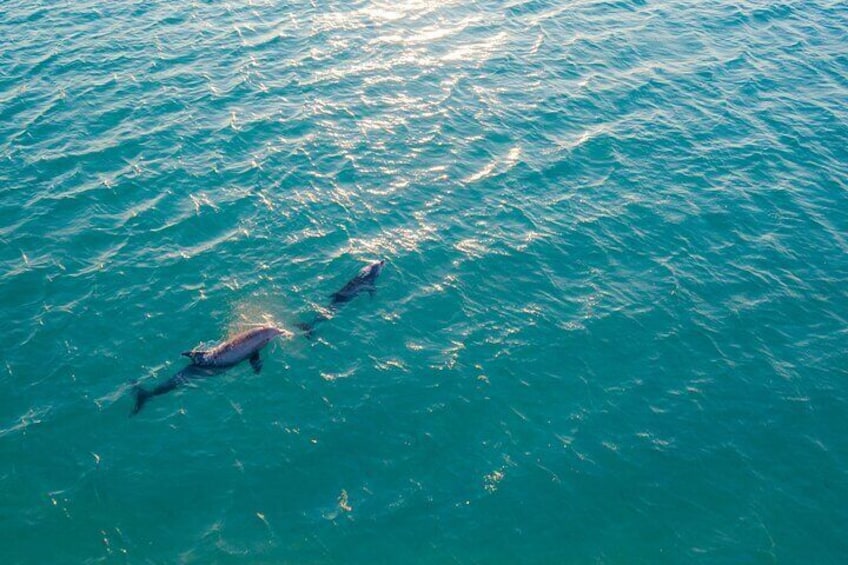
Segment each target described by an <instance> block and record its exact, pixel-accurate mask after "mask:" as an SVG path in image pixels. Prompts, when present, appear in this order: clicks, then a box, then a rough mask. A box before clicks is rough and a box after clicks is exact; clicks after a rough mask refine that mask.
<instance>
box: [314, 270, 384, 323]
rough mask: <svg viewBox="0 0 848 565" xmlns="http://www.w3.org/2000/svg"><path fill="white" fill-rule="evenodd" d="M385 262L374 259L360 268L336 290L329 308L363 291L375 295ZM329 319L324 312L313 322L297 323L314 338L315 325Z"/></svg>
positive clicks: (338, 305)
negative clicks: (376, 284)
mask: <svg viewBox="0 0 848 565" xmlns="http://www.w3.org/2000/svg"><path fill="white" fill-rule="evenodd" d="M385 264H386V260H385V259H381V260H379V261H374V262H373V263H369V264H368V265H365V266H364V267H362V269H360V270H359V273H357V274H356V276H355V277H353V278H352V279H350V280H349V281H348V282H347V284H346V285H344V286H343V287H342V288H341V290H339V291H338V292H334V293H333V294H332V295H331V296H330V303H329V304H328V305H327V309H329V310H331V311H335V310H337V309H338V308H339V307H340V306H341V305H342V304H344V303H345V302H349V301H351V300H353V299H354V298H355V297H356V296H357V295H358V294H360V293H362V292H367V293H368V294H369V295H370V296H374V291H375V290H376V286H375V283H376V282H377V277H379V276H380V273H381V272H382V271H383V267H384V266H385ZM329 319H330V318H329V317H328V316H326V315H324V314H316V315H315V318H314V319H313V320H312V321H311V322H309V323H300V324H298V325H297V327H299V328H300V329H302V330H303V331H304V332H306V337H307V338H312V333H313V331H314V330H315V326H316V325H317V324H318V323H319V322H323V321H325V320H329Z"/></svg>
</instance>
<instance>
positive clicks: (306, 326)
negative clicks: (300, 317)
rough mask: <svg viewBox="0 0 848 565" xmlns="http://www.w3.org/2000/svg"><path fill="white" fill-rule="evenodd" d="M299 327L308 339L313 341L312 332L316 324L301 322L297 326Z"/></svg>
mask: <svg viewBox="0 0 848 565" xmlns="http://www.w3.org/2000/svg"><path fill="white" fill-rule="evenodd" d="M297 327H298V328H299V329H301V330H303V333H304V335H305V336H306V339H312V332H313V331H314V330H315V324H307V323H306V322H300V323H299V324H297Z"/></svg>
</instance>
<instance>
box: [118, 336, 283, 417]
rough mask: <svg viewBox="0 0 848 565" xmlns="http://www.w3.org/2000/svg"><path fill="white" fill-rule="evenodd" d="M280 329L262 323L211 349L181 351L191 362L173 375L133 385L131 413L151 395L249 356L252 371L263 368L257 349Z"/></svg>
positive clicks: (139, 408) (221, 368) (236, 363)
mask: <svg viewBox="0 0 848 565" xmlns="http://www.w3.org/2000/svg"><path fill="white" fill-rule="evenodd" d="M282 333H283V331H282V330H281V329H279V328H275V327H274V326H262V327H258V328H253V329H252V330H247V331H246V332H242V333H240V334H238V335H237V336H235V337H233V338H232V339H228V340H227V341H225V342H223V343H221V344H219V345H216V346H215V347H213V348H212V349H208V350H202V349H193V350H191V351H184V352H183V355H185V356H186V357H188V358H189V359H191V365H188V366H187V367H184V368H183V369H182V370H181V371H180V372H178V373H177V374H176V375H174V376H173V377H171V378H170V379H168V380H167V381H165V382H164V383H162V384H160V385H158V386H157V387H155V388H153V389H152V390H146V389H144V388H141V387H140V386H136V387H135V406H134V407H133V410H132V414H138V412H139V411H140V410H141V409H142V408H143V407H144V405H145V403H146V402H147V401H148V400H150V399H151V398H153V397H154V396H159V395H160V394H165V393H166V392H170V391H172V390H174V389H175V388H177V387H178V386H180V385H183V384H186V383H187V382H189V381H190V380H191V379H193V378H197V377H208V376H212V375H217V374H219V373H222V372H224V371H225V370H227V369H229V368H230V367H233V366H235V365H238V364H239V363H241V362H242V361H244V360H245V359H249V360H250V366H251V367H253V371H254V372H255V373H259V371H261V370H262V360H261V359H260V357H259V350H260V349H262V348H263V347H265V346H266V345H267V344H268V342H269V341H271V340H272V339H274V338H275V337H276V336H278V335H280V334H282ZM132 414H131V415H132Z"/></svg>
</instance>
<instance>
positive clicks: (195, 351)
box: [180, 349, 206, 359]
mask: <svg viewBox="0 0 848 565" xmlns="http://www.w3.org/2000/svg"><path fill="white" fill-rule="evenodd" d="M205 353H206V351H205V350H203V349H192V350H191V351H183V352H182V353H181V354H180V355H185V356H186V357H188V358H189V359H194V358H195V357H200V356H202V355H204V354H205Z"/></svg>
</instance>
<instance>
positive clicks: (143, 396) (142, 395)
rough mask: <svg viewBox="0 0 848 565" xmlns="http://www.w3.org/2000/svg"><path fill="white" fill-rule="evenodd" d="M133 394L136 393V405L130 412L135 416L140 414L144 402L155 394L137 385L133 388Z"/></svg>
mask: <svg viewBox="0 0 848 565" xmlns="http://www.w3.org/2000/svg"><path fill="white" fill-rule="evenodd" d="M133 394H135V405H134V406H133V409H132V412H130V416H135V415H136V414H138V413H139V412H140V411H141V409H142V408H143V407H144V404H145V403H146V402H147V401H148V400H149V399H150V397H151V396H153V393H151V392H150V391H149V390H145V389H143V388H141V387H140V386H136V387H135V388H134V389H133Z"/></svg>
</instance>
